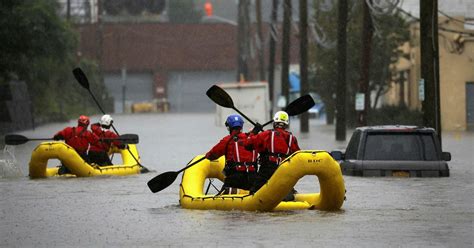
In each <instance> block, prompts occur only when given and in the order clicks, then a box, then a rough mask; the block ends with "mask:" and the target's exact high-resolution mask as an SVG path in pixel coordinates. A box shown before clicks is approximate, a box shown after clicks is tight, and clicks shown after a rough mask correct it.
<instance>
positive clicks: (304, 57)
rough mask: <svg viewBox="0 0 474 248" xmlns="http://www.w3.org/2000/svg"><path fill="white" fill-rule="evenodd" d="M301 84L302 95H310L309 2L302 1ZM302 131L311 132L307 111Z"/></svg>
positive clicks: (301, 123) (304, 115)
mask: <svg viewBox="0 0 474 248" xmlns="http://www.w3.org/2000/svg"><path fill="white" fill-rule="evenodd" d="M300 84H301V85H300V86H301V87H300V90H301V95H302V96H304V95H306V94H308V93H309V85H308V0H300ZM300 131H301V132H302V133H307V132H309V114H308V112H307V111H306V112H304V113H303V114H302V115H301V119H300Z"/></svg>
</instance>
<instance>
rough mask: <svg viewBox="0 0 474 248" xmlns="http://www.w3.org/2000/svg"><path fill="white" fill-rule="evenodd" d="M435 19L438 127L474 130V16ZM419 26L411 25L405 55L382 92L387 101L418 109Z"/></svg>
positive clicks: (404, 49)
mask: <svg viewBox="0 0 474 248" xmlns="http://www.w3.org/2000/svg"><path fill="white" fill-rule="evenodd" d="M438 20H439V22H438V23H439V24H438V26H439V37H438V39H439V66H440V72H439V75H440V97H441V98H440V104H441V111H440V112H441V127H442V129H443V130H446V131H449V130H468V129H471V130H473V129H474V18H471V19H470V18H464V17H462V16H456V17H453V18H448V17H446V16H442V15H440V16H439V19H438ZM419 29H420V27H419V22H415V23H413V24H412V25H411V27H410V34H411V38H410V42H408V43H406V44H405V45H404V46H403V51H404V53H405V55H406V57H401V58H400V59H399V61H398V62H397V64H396V70H397V72H398V77H397V78H396V79H395V80H394V82H392V86H393V87H392V88H391V89H390V91H389V92H388V93H387V94H386V95H385V96H384V99H385V103H386V104H389V105H400V104H405V105H407V106H408V107H409V108H410V109H418V110H420V109H421V101H420V89H419V82H420V78H421V65H420V63H421V62H420V60H421V58H420V57H421V56H420V45H419V44H420V30H419ZM447 30H455V31H459V32H458V33H456V32H449V31H447Z"/></svg>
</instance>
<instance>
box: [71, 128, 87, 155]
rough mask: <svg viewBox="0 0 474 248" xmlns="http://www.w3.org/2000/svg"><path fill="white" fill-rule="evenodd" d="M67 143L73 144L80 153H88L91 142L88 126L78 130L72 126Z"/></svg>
mask: <svg viewBox="0 0 474 248" xmlns="http://www.w3.org/2000/svg"><path fill="white" fill-rule="evenodd" d="M65 141H66V144H68V145H70V146H72V147H73V148H74V149H76V151H77V152H79V153H87V151H88V150H89V148H90V143H89V140H88V138H87V128H82V130H80V131H77V129H76V127H73V128H72V132H71V135H70V136H69V138H67V139H66V140H65Z"/></svg>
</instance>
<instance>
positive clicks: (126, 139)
mask: <svg viewBox="0 0 474 248" xmlns="http://www.w3.org/2000/svg"><path fill="white" fill-rule="evenodd" d="M117 139H118V140H120V141H122V142H123V143H126V144H138V140H139V139H138V135H136V134H122V135H120V136H119V137H118V138H117Z"/></svg>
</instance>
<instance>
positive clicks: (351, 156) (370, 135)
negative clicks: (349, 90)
mask: <svg viewBox="0 0 474 248" xmlns="http://www.w3.org/2000/svg"><path fill="white" fill-rule="evenodd" d="M331 155H332V156H333V157H334V159H336V160H338V161H339V162H340V165H341V170H342V174H343V175H351V176H382V177H383V176H401V177H449V167H448V163H447V161H450V160H451V154H450V153H449V152H443V151H442V150H441V146H440V143H439V139H438V137H437V134H436V132H435V130H434V129H433V128H427V127H417V126H400V125H397V126H369V127H360V128H357V129H356V130H355V131H354V133H353V134H352V137H351V139H350V141H349V144H348V145H347V148H346V150H345V153H343V152H341V151H333V152H331Z"/></svg>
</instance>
